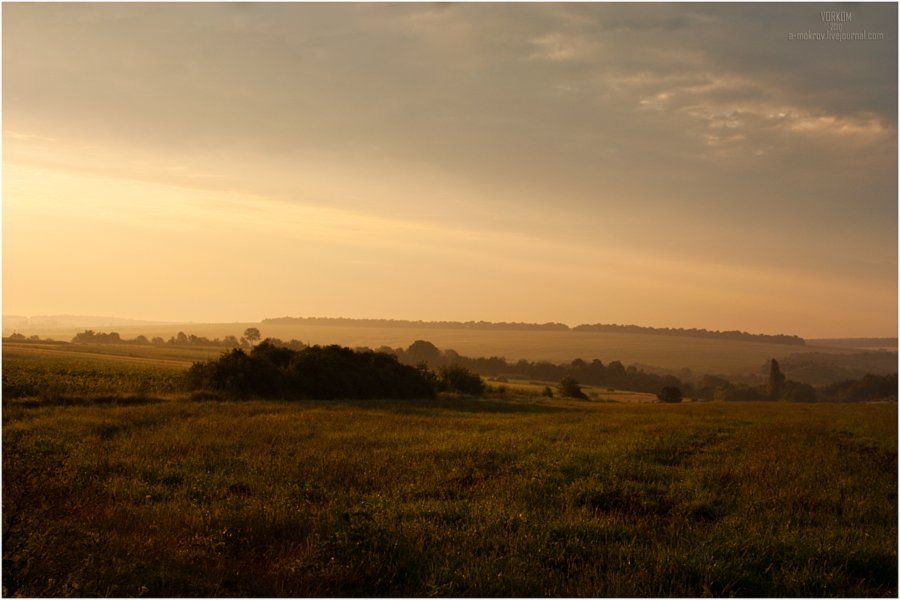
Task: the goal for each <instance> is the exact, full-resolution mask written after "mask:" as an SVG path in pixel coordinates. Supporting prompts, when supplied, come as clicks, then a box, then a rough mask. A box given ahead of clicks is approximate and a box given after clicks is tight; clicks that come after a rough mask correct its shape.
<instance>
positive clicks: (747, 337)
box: [262, 317, 806, 346]
mask: <svg viewBox="0 0 900 600" xmlns="http://www.w3.org/2000/svg"><path fill="white" fill-rule="evenodd" d="M262 322H263V323H265V324H268V325H332V326H350V327H397V328H406V329H413V328H415V329H487V330H495V331H496V330H508V331H529V330H530V331H582V332H611V333H648V334H655V335H672V336H683V337H699V338H716V339H728V340H738V341H748V342H766V343H769V344H790V345H795V346H803V345H805V344H806V341H805V340H804V339H803V338H801V337H799V336H796V335H784V334H777V335H767V334H763V333H747V332H746V331H714V330H708V329H696V328H692V329H682V328H674V327H641V326H639V325H613V324H604V323H596V324H594V325H578V326H576V327H572V328H570V327H569V326H568V325H566V324H565V323H506V322H500V323H492V322H489V321H406V320H400V319H350V318H345V317H278V318H274V319H263V321H262Z"/></svg>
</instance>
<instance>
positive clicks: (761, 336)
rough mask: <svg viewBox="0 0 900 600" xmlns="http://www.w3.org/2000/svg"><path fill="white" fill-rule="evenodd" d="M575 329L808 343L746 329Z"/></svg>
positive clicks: (579, 328)
mask: <svg viewBox="0 0 900 600" xmlns="http://www.w3.org/2000/svg"><path fill="white" fill-rule="evenodd" d="M572 330H573V331H582V332H598V331H602V332H610V333H648V334H653V335H672V336H683V337H699V338H716V339H727V340H738V341H744V342H765V343H768V344H789V345H794V346H804V345H806V340H804V339H803V338H802V337H799V336H796V335H784V334H776V335H768V334H765V333H747V332H746V331H711V330H709V329H696V328H692V329H682V328H675V327H641V326H639V325H609V324H604V323H596V324H594V325H579V326H577V327H573V328H572Z"/></svg>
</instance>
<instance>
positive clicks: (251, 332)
mask: <svg viewBox="0 0 900 600" xmlns="http://www.w3.org/2000/svg"><path fill="white" fill-rule="evenodd" d="M260 337H262V335H261V334H260V333H259V329H257V328H256V327H248V328H247V329H245V330H244V339H245V340H247V341H248V342H250V345H253V344H254V343H255V342H258V341H259V338H260Z"/></svg>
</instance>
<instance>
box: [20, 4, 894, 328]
mask: <svg viewBox="0 0 900 600" xmlns="http://www.w3.org/2000/svg"><path fill="white" fill-rule="evenodd" d="M828 8H833V5H819V4H791V5H762V6H760V5H757V6H749V5H742V4H721V5H699V4H692V5H680V6H679V5H646V4H642V5H630V6H625V5H584V4H579V5H559V4H557V5H547V4H527V5H498V4H467V5H435V4H430V5H418V4H401V5H388V4H366V5H359V4H357V5H322V4H307V5H303V4H181V5H173V4H164V5H162V4H161V5H150V4H4V5H3V312H4V314H23V315H40V314H63V313H67V314H92V315H97V314H103V315H111V316H120V317H134V318H142V319H156V320H169V321H182V320H192V321H242V320H247V321H250V320H258V319H260V318H264V317H271V316H281V315H296V316H301V315H302V316H352V317H385V318H407V319H425V320H444V319H448V320H470V319H473V320H479V319H484V320H494V321H500V320H503V321H512V320H514V321H537V322H545V321H562V322H566V323H570V324H578V323H585V322H591V323H593V322H606V323H616V322H618V323H637V324H641V325H653V326H676V327H678V326H681V327H693V326H696V327H707V328H715V329H742V330H748V331H754V332H769V333H775V332H784V333H793V334H799V335H803V336H807V337H825V336H882V335H883V336H888V335H896V332H897V35H896V34H897V31H896V20H897V19H896V16H897V15H896V11H897V7H896V5H895V4H867V5H846V4H843V5H841V10H850V11H852V14H853V20H852V23H850V24H849V25H848V27H847V30H849V31H855V30H863V29H866V30H868V31H879V32H883V33H884V39H882V40H865V41H863V40H857V41H844V42H837V41H820V42H815V41H809V40H807V41H802V40H790V39H789V38H788V34H789V33H791V32H798V31H803V32H805V31H807V30H813V31H820V30H821V31H825V30H826V29H827V27H826V25H825V24H824V23H823V22H822V19H821V16H820V11H821V10H825V9H828Z"/></svg>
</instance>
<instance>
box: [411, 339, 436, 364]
mask: <svg viewBox="0 0 900 600" xmlns="http://www.w3.org/2000/svg"><path fill="white" fill-rule="evenodd" d="M406 359H407V361H409V362H411V363H414V364H418V363H428V364H429V365H430V366H432V367H434V366H435V365H437V364H438V363H440V361H441V351H440V350H438V347H437V346H435V345H434V344H432V343H431V342H428V341H425V340H416V341H414V342H413V343H412V344H410V345H409V348H407V349H406Z"/></svg>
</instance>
